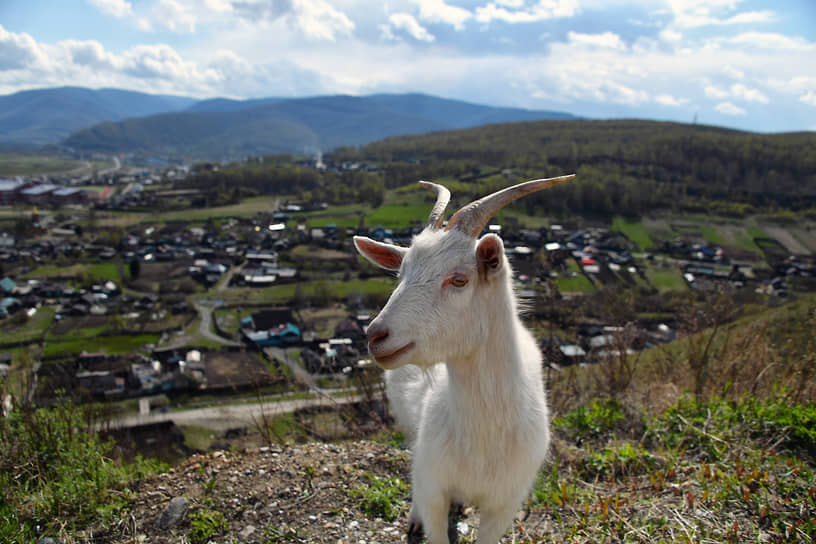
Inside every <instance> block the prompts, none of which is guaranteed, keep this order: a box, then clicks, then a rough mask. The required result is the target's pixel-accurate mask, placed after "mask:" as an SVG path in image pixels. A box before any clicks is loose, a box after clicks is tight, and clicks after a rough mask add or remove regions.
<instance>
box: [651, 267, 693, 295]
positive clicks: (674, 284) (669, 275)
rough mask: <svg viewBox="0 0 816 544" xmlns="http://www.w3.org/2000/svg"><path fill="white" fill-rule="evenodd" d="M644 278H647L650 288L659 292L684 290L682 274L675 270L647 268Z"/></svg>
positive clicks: (684, 284)
mask: <svg viewBox="0 0 816 544" xmlns="http://www.w3.org/2000/svg"><path fill="white" fill-rule="evenodd" d="M646 277H647V278H649V282H650V283H651V284H652V287H654V288H655V289H658V290H659V291H667V290H672V289H685V288H686V280H684V279H683V274H682V273H681V272H680V270H679V269H677V268H669V269H665V268H654V267H648V268H647V269H646Z"/></svg>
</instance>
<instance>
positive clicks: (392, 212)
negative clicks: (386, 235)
mask: <svg viewBox="0 0 816 544" xmlns="http://www.w3.org/2000/svg"><path fill="white" fill-rule="evenodd" d="M431 206H433V205H432V204H431V205H430V206H429V205H428V204H424V203H423V204H386V205H384V206H380V207H379V208H377V209H376V210H374V211H373V212H372V213H370V214H368V215H367V216H366V225H369V226H372V227H376V226H383V227H385V228H390V229H399V230H401V229H404V228H405V227H409V226H413V225H415V224H416V223H417V222H424V221H425V219H426V218H427V217H428V213H429V212H430V209H431Z"/></svg>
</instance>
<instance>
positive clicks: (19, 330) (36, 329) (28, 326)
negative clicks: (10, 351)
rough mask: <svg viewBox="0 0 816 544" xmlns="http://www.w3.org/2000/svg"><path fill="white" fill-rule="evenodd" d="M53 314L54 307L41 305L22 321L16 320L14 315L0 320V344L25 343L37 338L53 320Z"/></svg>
mask: <svg viewBox="0 0 816 544" xmlns="http://www.w3.org/2000/svg"><path fill="white" fill-rule="evenodd" d="M54 314H56V309H54V308H53V307H49V306H43V307H41V308H38V309H37V313H35V314H34V315H33V316H31V317H29V318H26V319H25V320H24V321H23V322H22V323H20V322H18V321H17V320H18V318H17V317H16V316H15V317H12V318H9V319H4V320H3V321H0V331H2V340H0V344H25V343H29V342H34V341H36V340H39V339H40V338H42V336H43V335H44V334H45V331H46V330H47V329H48V327H49V326H50V325H51V322H52V321H53V320H54ZM20 319H22V318H20Z"/></svg>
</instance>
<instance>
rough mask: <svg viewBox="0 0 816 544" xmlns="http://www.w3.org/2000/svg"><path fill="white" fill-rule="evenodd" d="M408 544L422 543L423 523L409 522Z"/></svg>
mask: <svg viewBox="0 0 816 544" xmlns="http://www.w3.org/2000/svg"><path fill="white" fill-rule="evenodd" d="M407 535H408V544H419V543H420V542H422V523H421V522H419V521H409V522H408V533H407Z"/></svg>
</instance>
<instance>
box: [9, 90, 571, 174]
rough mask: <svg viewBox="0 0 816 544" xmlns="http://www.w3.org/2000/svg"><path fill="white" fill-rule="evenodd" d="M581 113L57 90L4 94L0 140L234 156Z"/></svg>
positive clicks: (392, 97)
mask: <svg viewBox="0 0 816 544" xmlns="http://www.w3.org/2000/svg"><path fill="white" fill-rule="evenodd" d="M545 119H560V120H569V119H577V117H574V116H572V115H570V114H568V113H562V112H555V111H536V110H526V109H520V108H499V107H491V106H485V105H479V104H472V103H468V102H463V101H458V100H450V99H445V98H439V97H435V96H430V95H425V94H375V95H368V96H360V97H356V96H346V95H337V96H318V97H310V98H275V97H271V98H261V99H250V100H234V99H229V98H213V99H207V100H196V99H194V98H190V97H183V96H171V95H151V94H146V93H139V92H135V91H125V90H120V89H99V90H92V89H85V88H79V87H60V88H54V89H40V90H33V91H21V92H18V93H15V94H11V95H6V96H0V143H2V144H21V143H25V144H39V145H43V144H57V145H64V146H67V147H71V148H74V149H77V150H82V151H100V152H110V153H121V152H136V153H142V154H157V155H184V156H188V157H192V158H209V159H230V158H238V157H243V156H247V155H258V154H264V153H312V152H315V151H318V150H319V151H326V150H330V149H334V148H337V147H342V146H358V145H363V144H366V143H369V142H372V141H375V140H379V139H382V138H385V137H388V136H394V135H399V134H421V133H427V132H434V131H441V130H450V129H457V128H467V127H475V126H481V125H485V124H492V123H503V122H517V121H536V120H545Z"/></svg>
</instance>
